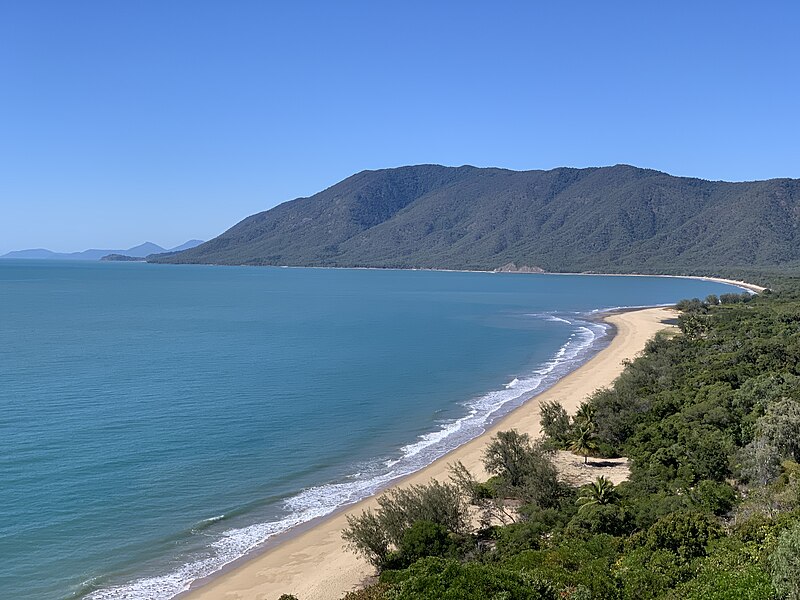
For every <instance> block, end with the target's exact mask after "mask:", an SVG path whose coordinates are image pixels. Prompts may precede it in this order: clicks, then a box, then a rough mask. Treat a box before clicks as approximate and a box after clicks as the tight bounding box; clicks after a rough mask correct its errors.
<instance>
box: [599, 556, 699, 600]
mask: <svg viewBox="0 0 800 600" xmlns="http://www.w3.org/2000/svg"><path fill="white" fill-rule="evenodd" d="M691 576H692V568H691V566H690V565H688V564H687V563H685V562H684V561H681V560H680V559H679V558H678V557H677V555H676V554H675V553H674V552H670V551H669V550H651V549H648V548H636V549H634V550H632V551H630V552H626V553H625V554H624V555H623V556H622V558H620V560H619V561H617V563H615V565H614V577H615V579H616V581H617V585H618V589H619V590H620V598H621V599H622V600H648V599H651V598H657V597H659V596H660V595H661V594H662V593H663V592H664V591H666V590H669V589H670V588H672V587H674V586H675V585H676V584H679V583H682V582H683V581H686V580H688V579H690V578H691Z"/></svg>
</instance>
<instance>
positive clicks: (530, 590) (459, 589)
mask: <svg viewBox="0 0 800 600" xmlns="http://www.w3.org/2000/svg"><path fill="white" fill-rule="evenodd" d="M381 581H382V582H386V583H390V584H392V586H393V588H392V591H391V596H390V597H391V598H392V599H393V600H556V599H557V596H556V593H555V592H554V590H553V588H552V587H551V586H550V585H549V584H548V583H546V582H542V581H541V580H539V579H537V578H535V577H531V576H530V575H528V574H526V573H524V572H520V571H513V570H508V569H504V568H501V567H498V566H494V565H482V564H477V563H467V564H462V563H459V562H458V561H455V560H445V559H441V558H424V559H422V560H420V561H418V562H416V563H414V564H413V565H411V567H409V568H408V569H405V570H404V571H386V572H385V573H384V574H383V575H381Z"/></svg>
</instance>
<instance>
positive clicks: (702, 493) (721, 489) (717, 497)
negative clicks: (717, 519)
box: [689, 479, 736, 516]
mask: <svg viewBox="0 0 800 600" xmlns="http://www.w3.org/2000/svg"><path fill="white" fill-rule="evenodd" d="M689 495H690V497H691V499H692V503H693V504H694V506H695V507H696V508H697V509H698V510H701V511H704V512H709V513H711V514H713V515H717V516H721V515H724V514H725V513H727V512H728V511H730V510H731V509H732V508H733V505H734V504H735V503H736V491H735V490H734V489H733V488H732V487H731V486H730V484H728V483H726V482H721V483H720V482H717V481H711V480H709V479H704V480H703V481H701V482H700V483H698V484H697V485H696V486H695V487H694V489H692V490H691V491H690V493H689Z"/></svg>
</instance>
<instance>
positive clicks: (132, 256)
mask: <svg viewBox="0 0 800 600" xmlns="http://www.w3.org/2000/svg"><path fill="white" fill-rule="evenodd" d="M202 243H203V240H189V241H188V242H185V243H183V244H181V245H180V246H175V247H174V248H170V249H166V248H162V247H161V246H159V245H158V244H154V243H153V242H145V243H144V244H139V245H138V246H134V247H133V248H128V249H127V250H119V249H117V250H108V249H96V248H92V249H89V250H83V251H82V252H53V251H52V250H46V249H44V248H35V249H29V250H15V251H13V252H8V253H7V254H3V255H2V256H0V259H3V258H17V259H40V260H42V259H43V260H144V259H145V258H146V257H148V256H150V255H151V254H163V253H167V252H181V251H183V250H188V249H190V248H194V247H195V246H198V245H200V244H202ZM112 256H113V257H115V258H111V257H112ZM121 257H124V258H121Z"/></svg>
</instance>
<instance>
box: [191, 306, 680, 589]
mask: <svg viewBox="0 0 800 600" xmlns="http://www.w3.org/2000/svg"><path fill="white" fill-rule="evenodd" d="M674 316H675V313H674V311H672V310H670V309H668V308H663V307H659V308H648V309H639V310H632V311H622V310H618V311H616V312H613V313H611V314H606V315H603V317H602V320H603V321H604V322H605V323H607V324H609V325H612V326H613V328H614V332H613V337H612V339H611V341H610V343H609V344H608V345H607V346H606V347H605V348H603V349H601V350H600V351H599V352H597V353H596V354H594V355H593V356H592V357H591V358H589V359H588V360H587V361H586V362H584V363H583V364H582V365H580V366H579V367H577V368H576V369H574V370H572V371H571V372H569V373H568V374H566V375H565V376H563V377H562V378H560V379H559V380H558V381H557V382H556V383H555V384H554V385H552V386H551V387H550V388H548V389H546V390H544V391H542V392H541V393H539V394H536V395H534V396H533V397H532V398H529V399H528V400H527V401H526V402H524V403H523V404H522V405H521V406H520V407H518V408H516V409H514V410H513V411H511V412H510V413H508V414H507V415H505V416H504V417H502V418H500V419H499V420H497V421H496V422H495V423H493V424H492V425H491V426H490V427H488V428H487V429H486V430H485V431H484V433H482V434H481V435H479V436H478V437H476V438H474V439H472V440H471V441H468V442H466V443H465V444H463V445H461V446H458V447H457V448H455V449H454V450H452V451H451V452H449V453H447V454H445V455H444V456H442V457H441V458H438V459H437V460H435V461H434V462H433V463H431V464H429V465H428V466H426V467H423V468H422V469H420V470H418V471H416V472H414V473H411V474H409V475H407V476H405V477H402V478H401V479H399V480H397V481H393V482H392V483H391V484H390V485H389V486H388V487H387V488H385V489H383V490H380V491H378V492H376V493H375V494H373V495H371V496H369V497H367V498H365V499H364V500H360V501H359V502H357V503H355V504H350V505H347V506H343V507H341V508H340V509H337V510H336V511H334V512H333V513H331V514H329V515H327V516H324V517H320V518H318V519H314V520H311V521H308V522H306V523H304V524H302V525H298V526H297V527H294V528H292V529H290V530H288V531H286V532H284V533H282V534H278V535H276V536H274V538H272V539H271V540H269V541H268V542H267V543H266V544H264V546H263V547H261V548H259V549H257V550H255V551H254V552H252V553H250V554H248V555H246V556H243V557H242V558H240V559H237V560H236V561H233V562H231V563H229V564H228V565H227V566H226V567H224V568H223V569H221V570H220V571H217V572H216V573H214V574H212V575H210V576H208V577H206V578H203V579H199V580H197V581H195V582H194V583H193V584H192V586H191V587H190V589H189V590H188V591H186V592H183V593H181V594H179V595H178V596H176V598H181V599H183V600H250V599H252V600H257V599H261V598H271V597H273V596H274V597H276V598H277V597H279V596H280V595H281V594H284V593H287V594H289V593H291V594H295V595H297V596H298V597H300V598H302V599H303V600H338V599H339V598H341V597H342V596H343V595H344V594H345V593H346V592H348V591H351V590H353V589H357V588H358V587H359V586H361V585H362V584H363V583H364V581H365V580H367V579H368V578H369V577H370V576H371V575H372V574H373V573H372V569H371V568H370V567H369V565H368V564H367V563H366V562H365V561H363V560H362V559H360V558H358V557H357V556H356V555H354V554H352V553H350V552H348V551H347V550H346V549H345V544H344V541H343V540H342V539H341V530H342V529H343V528H344V527H345V526H346V515H347V514H350V513H357V512H360V511H361V510H364V509H365V508H368V507H372V506H375V501H376V498H377V497H378V495H380V494H381V493H383V492H385V491H386V489H388V488H391V487H396V486H398V485H400V486H405V485H411V484H418V483H425V482H427V481H430V480H431V479H434V478H436V479H440V480H442V479H446V478H447V476H448V474H447V466H448V465H449V464H451V463H453V462H455V461H457V460H460V461H461V462H463V463H464V464H465V466H467V468H469V469H470V470H472V471H473V472H475V473H476V474H478V476H479V477H485V476H486V474H485V473H484V472H483V469H482V465H481V460H480V459H481V454H482V451H483V447H484V446H485V445H486V443H487V442H488V440H489V438H490V437H491V436H493V435H495V434H496V433H497V431H502V430H504V429H509V428H512V427H513V428H516V429H518V430H520V431H523V432H526V433H529V434H530V435H532V436H533V437H539V411H538V407H539V405H540V404H541V402H542V401H544V400H551V399H556V400H558V401H560V402H561V403H562V404H564V406H565V408H567V410H568V411H570V412H574V410H575V409H576V408H577V406H578V404H579V403H580V402H581V401H583V400H584V399H585V398H586V397H587V396H588V395H589V394H591V393H592V392H593V391H595V390H596V389H599V388H602V387H606V386H608V385H610V384H611V383H612V382H613V380H614V379H616V377H617V376H618V375H619V373H621V372H622V369H623V361H624V360H630V359H632V358H634V357H635V356H636V355H637V354H638V353H640V352H641V351H642V350H643V349H644V346H645V344H646V342H647V341H648V340H649V339H651V338H652V337H653V336H654V335H655V333H657V332H658V331H660V330H662V329H665V328H667V327H668V325H666V324H665V322H666V321H667V320H669V319H672V318H674ZM533 398H535V399H537V400H538V402H531V400H532V399H533Z"/></svg>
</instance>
